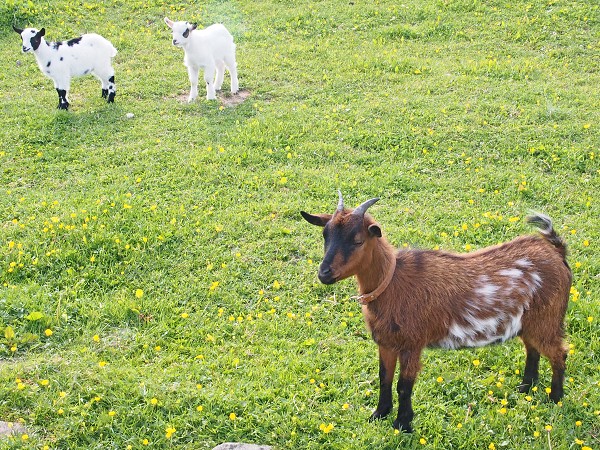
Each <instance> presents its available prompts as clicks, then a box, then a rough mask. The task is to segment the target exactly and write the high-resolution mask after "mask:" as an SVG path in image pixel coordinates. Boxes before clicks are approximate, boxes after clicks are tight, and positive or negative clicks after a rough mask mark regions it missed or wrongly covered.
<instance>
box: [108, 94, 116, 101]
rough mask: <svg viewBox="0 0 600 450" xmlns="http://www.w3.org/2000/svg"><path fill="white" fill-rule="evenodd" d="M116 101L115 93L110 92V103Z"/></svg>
mask: <svg viewBox="0 0 600 450" xmlns="http://www.w3.org/2000/svg"><path fill="white" fill-rule="evenodd" d="M114 102H115V93H114V92H111V93H110V94H108V103H114Z"/></svg>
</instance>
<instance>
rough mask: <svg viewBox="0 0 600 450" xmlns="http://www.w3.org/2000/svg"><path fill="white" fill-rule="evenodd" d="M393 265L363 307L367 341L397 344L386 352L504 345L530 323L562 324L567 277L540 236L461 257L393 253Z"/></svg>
mask: <svg viewBox="0 0 600 450" xmlns="http://www.w3.org/2000/svg"><path fill="white" fill-rule="evenodd" d="M396 261H397V268H396V274H395V277H394V279H393V280H392V283H391V284H390V286H389V287H388V289H386V291H385V292H384V293H383V294H382V295H381V296H380V297H379V298H378V299H377V300H376V301H374V302H373V303H372V304H371V305H369V306H368V307H367V308H365V318H366V319H367V323H368V325H369V327H370V328H371V329H372V330H373V331H374V333H373V334H374V338H376V340H377V337H376V335H379V336H380V338H383V336H384V335H385V336H386V337H385V338H386V339H390V340H391V341H394V340H395V339H396V338H397V339H399V340H400V341H402V342H400V341H398V342H395V343H393V346H398V347H403V346H405V345H408V346H411V345H416V346H427V345H429V346H440V347H446V348H460V347H476V346H481V345H486V344H489V343H492V342H497V341H505V340H507V339H509V338H512V337H514V336H516V335H518V334H519V333H521V331H522V329H523V328H524V327H527V326H529V324H530V322H531V321H533V320H535V321H542V322H544V321H545V320H548V321H551V322H552V324H548V326H556V325H557V321H559V322H560V323H562V320H563V318H564V314H565V311H566V305H567V302H568V297H569V289H570V286H571V271H570V269H569V267H568V265H567V264H566V262H565V260H564V258H563V256H562V254H561V250H560V249H557V248H556V247H555V246H554V245H552V244H551V243H550V242H548V241H547V240H545V239H544V238H542V237H539V236H523V237H519V238H517V239H515V240H513V241H510V242H507V243H504V244H500V245H497V246H493V247H487V248H484V249H481V250H478V251H475V252H472V253H465V254H456V253H450V252H444V251H434V250H401V251H399V252H398V254H397V260H396ZM530 318H533V319H530ZM560 323H559V324H558V325H559V326H560ZM394 330H396V331H397V332H398V333H393V331H394ZM400 330H402V331H400ZM411 330H415V332H414V333H411ZM417 330H419V331H418V332H417ZM423 330H425V331H423ZM390 331H392V333H391V334H390ZM407 331H408V332H407ZM394 336H395V337H394ZM411 336H412V337H411ZM413 337H414V339H415V340H418V341H419V342H411V339H413ZM389 344H392V342H390V343H389Z"/></svg>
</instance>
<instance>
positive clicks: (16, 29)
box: [13, 25, 23, 34]
mask: <svg viewBox="0 0 600 450" xmlns="http://www.w3.org/2000/svg"><path fill="white" fill-rule="evenodd" d="M13 30H15V32H16V33H19V34H21V33H22V32H23V29H22V28H17V27H15V26H14V25H13Z"/></svg>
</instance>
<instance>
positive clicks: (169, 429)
mask: <svg viewBox="0 0 600 450" xmlns="http://www.w3.org/2000/svg"><path fill="white" fill-rule="evenodd" d="M165 431H166V434H165V437H166V438H167V439H171V436H173V434H174V433H175V432H176V431H177V430H176V429H175V428H174V427H167V429H166V430H165Z"/></svg>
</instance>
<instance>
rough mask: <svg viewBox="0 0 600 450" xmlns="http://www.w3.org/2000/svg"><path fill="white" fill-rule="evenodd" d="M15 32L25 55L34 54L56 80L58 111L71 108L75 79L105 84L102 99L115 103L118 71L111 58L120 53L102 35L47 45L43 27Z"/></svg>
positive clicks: (85, 36)
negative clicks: (88, 78)
mask: <svg viewBox="0 0 600 450" xmlns="http://www.w3.org/2000/svg"><path fill="white" fill-rule="evenodd" d="M13 29H14V30H15V31H16V32H17V33H19V34H20V35H21V38H22V39H23V53H27V52H30V51H33V54H34V55H35V59H36V61H37V63H38V66H39V67H40V70H41V71H42V73H43V74H44V75H46V76H47V77H49V78H52V80H54V87H55V88H56V92H58V109H68V108H69V100H68V94H69V88H70V86H71V78H73V77H80V76H83V75H88V74H92V75H94V76H96V77H97V78H98V79H99V80H100V81H101V82H102V97H103V98H106V99H107V100H108V102H109V103H112V102H114V101H115V94H116V86H115V71H114V69H113V68H112V64H111V59H112V58H113V57H114V56H115V55H116V54H117V50H116V49H115V48H114V47H113V45H112V44H111V43H110V42H109V41H108V40H107V39H105V38H103V37H102V36H100V35H98V34H95V33H90V34H84V35H82V36H80V37H78V38H74V39H70V40H68V41H65V42H46V40H45V39H44V35H45V34H46V30H45V29H44V28H42V29H41V30H37V29H35V28H25V29H24V30H21V29H19V28H17V27H15V26H13Z"/></svg>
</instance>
